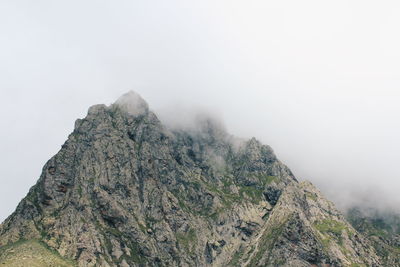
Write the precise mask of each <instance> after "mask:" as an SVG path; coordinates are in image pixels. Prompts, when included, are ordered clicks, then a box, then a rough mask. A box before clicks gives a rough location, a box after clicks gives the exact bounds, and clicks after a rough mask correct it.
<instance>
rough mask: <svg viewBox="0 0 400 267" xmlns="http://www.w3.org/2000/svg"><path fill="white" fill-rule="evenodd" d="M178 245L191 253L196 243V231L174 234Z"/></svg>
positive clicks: (190, 230)
mask: <svg viewBox="0 0 400 267" xmlns="http://www.w3.org/2000/svg"><path fill="white" fill-rule="evenodd" d="M176 240H177V242H178V244H180V245H182V246H183V247H184V248H185V249H186V250H187V251H188V252H191V253H192V252H193V251H192V249H193V247H194V245H195V243H196V241H197V235H196V230H194V229H193V228H191V229H189V231H187V232H186V233H180V232H178V233H176Z"/></svg>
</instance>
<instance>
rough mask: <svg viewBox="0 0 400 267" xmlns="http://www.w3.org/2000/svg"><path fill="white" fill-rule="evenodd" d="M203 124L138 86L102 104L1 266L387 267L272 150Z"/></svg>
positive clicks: (51, 174)
mask: <svg viewBox="0 0 400 267" xmlns="http://www.w3.org/2000/svg"><path fill="white" fill-rule="evenodd" d="M196 128H198V129H197V131H196ZM194 129H195V130H193V129H181V130H173V129H169V128H168V127H166V126H165V125H164V124H162V122H161V121H160V120H158V118H157V117H156V115H155V114H154V113H152V112H150V111H149V108H148V105H147V103H146V101H144V100H143V98H142V97H141V96H140V95H139V94H137V93H135V92H132V91H131V92H128V93H126V94H124V95H123V96H121V97H120V98H119V99H118V100H117V101H116V102H115V103H114V104H112V105H111V106H106V105H95V106H92V107H91V108H90V109H89V112H88V115H87V116H86V118H83V119H80V120H77V122H76V127H75V130H74V132H73V133H72V134H71V135H70V136H69V138H68V140H67V141H66V142H65V144H64V145H63V146H62V147H61V150H60V151H59V152H58V153H57V154H56V155H55V156H54V157H52V158H51V159H50V160H49V161H48V162H47V163H46V164H45V166H44V167H43V172H42V174H41V176H40V179H39V180H38V182H37V184H36V185H35V186H33V187H32V188H31V190H30V191H29V193H28V195H27V196H26V197H25V198H24V199H23V200H22V201H21V202H20V204H19V205H18V207H17V209H16V211H15V212H14V213H13V214H12V215H11V216H9V217H8V218H7V219H6V221H4V223H3V224H2V225H0V264H1V266H5V267H7V266H23V265H24V266H39V265H40V266H55V265H57V266H82V267H94V266H123V267H126V266H134V267H139V266H181V267H186V266H289V267H294V266H295V267H306V266H382V265H380V258H378V256H377V255H376V253H375V250H374V248H373V247H372V246H371V244H370V243H369V242H368V241H367V240H366V239H364V238H363V236H362V235H361V234H360V233H358V232H356V230H354V229H353V228H352V227H351V225H349V224H348V223H347V222H346V221H345V219H344V217H343V216H342V215H341V214H340V212H339V211H337V210H336V209H335V208H334V207H333V204H332V203H330V202H329V201H327V200H325V199H324V198H323V196H322V194H320V192H318V190H316V189H315V188H314V187H312V186H311V185H310V184H307V183H303V184H299V183H298V181H297V180H296V178H295V177H294V175H293V174H292V172H291V171H290V170H289V168H288V167H286V166H285V165H284V164H282V163H281V162H280V161H279V160H278V159H277V158H276V156H275V154H274V153H273V151H272V149H271V148H270V147H269V146H266V145H263V144H262V143H261V142H259V141H257V140H256V139H255V138H253V139H251V140H248V141H247V142H245V143H244V145H242V144H241V145H240V146H241V147H240V148H239V149H238V148H237V146H238V141H236V140H235V139H234V137H233V136H231V135H229V133H226V132H225V129H224V128H223V127H222V126H221V124H220V123H218V122H216V121H213V120H210V119H208V118H207V117H205V118H204V119H200V120H197V121H196V123H195V127H194ZM25 241H26V242H25ZM54 253H58V254H57V255H54ZM20 255H22V256H20ZM49 255H54V257H52V258H49ZM47 259H51V261H52V262H53V263H49V264H47V263H43V261H45V260H47ZM27 260H29V262H27ZM56 262H57V263H56ZM389 266H395V265H389Z"/></svg>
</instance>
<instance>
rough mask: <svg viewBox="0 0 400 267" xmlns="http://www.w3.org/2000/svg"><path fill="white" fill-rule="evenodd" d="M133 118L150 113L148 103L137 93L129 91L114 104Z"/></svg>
mask: <svg viewBox="0 0 400 267" xmlns="http://www.w3.org/2000/svg"><path fill="white" fill-rule="evenodd" d="M114 104H115V105H118V106H119V107H121V108H122V109H123V110H125V111H126V112H128V113H129V114H131V115H133V116H137V115H143V114H145V113H147V112H149V106H148V104H147V102H146V101H145V100H144V99H143V98H142V97H141V96H140V95H139V94H138V93H136V92H134V91H129V92H127V93H125V94H123V95H122V96H121V97H120V98H118V99H117V101H115V103H114Z"/></svg>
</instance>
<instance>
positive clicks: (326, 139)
mask: <svg viewBox="0 0 400 267" xmlns="http://www.w3.org/2000/svg"><path fill="white" fill-rule="evenodd" d="M399 14H400V2H398V1H365V0H363V1H352V0H347V1H321V0H318V1H317V0H315V1H307V0H305V1H295V0H293V1H284V0H283V1H232V0H229V1H228V0H227V1H204V0H203V1H98V0H97V1H94V0H92V1H50V0H47V1H44V0H42V1H28V0H27V1H18V0H10V1H7V0H3V1H0V90H1V91H0V101H1V105H0V120H1V122H2V127H1V131H0V151H1V156H0V162H1V164H0V203H1V204H0V221H2V220H3V219H5V218H6V216H8V215H9V214H10V213H11V212H12V211H13V210H14V209H15V207H16V205H17V203H18V202H19V201H20V199H21V198H23V197H24V196H25V195H26V193H27V191H28V190H29V188H30V187H31V186H32V185H33V184H34V183H35V182H36V180H37V179H38V177H39V175H40V172H41V168H42V166H43V165H44V163H45V162H46V160H48V159H49V158H50V157H51V156H52V155H54V154H55V153H56V152H57V151H58V150H59V148H60V146H61V144H62V143H63V142H64V141H65V140H66V138H67V135H68V134H69V133H70V132H71V131H72V129H73V124H74V121H75V119H76V118H81V117H83V116H85V114H86V111H87V108H88V107H89V106H90V105H92V104H95V103H106V104H109V103H111V102H113V101H114V100H115V99H116V98H117V97H118V96H119V95H121V94H122V93H124V92H126V91H127V90H131V89H133V90H135V91H137V92H138V93H140V94H141V95H142V96H143V97H144V98H145V99H146V100H147V101H148V102H149V104H150V107H151V108H152V109H154V110H156V111H159V112H162V111H163V110H167V109H171V107H173V106H180V107H182V106H184V107H188V108H190V107H201V108H205V109H209V110H212V111H213V112H215V113H216V114H218V116H220V117H222V118H223V119H224V120H225V122H226V125H227V128H228V129H229V130H230V131H231V132H232V133H233V134H235V135H238V136H241V137H250V136H256V137H257V138H258V139H260V140H262V141H263V142H264V143H267V144H269V145H271V146H272V147H273V149H274V150H275V152H276V154H277V155H278V157H279V158H280V159H281V160H282V161H284V162H285V163H287V165H289V167H290V168H291V169H292V170H293V171H294V173H295V174H296V175H297V177H298V178H299V179H309V180H311V181H312V182H314V183H315V184H316V185H318V186H319V187H320V188H321V190H322V191H323V192H325V194H326V195H328V196H329V197H330V198H331V199H332V200H335V201H336V202H337V203H339V204H343V203H348V202H349V201H354V199H356V198H358V197H363V198H362V201H363V202H364V201H372V202H375V203H381V204H382V205H385V204H384V203H386V201H388V202H390V204H391V205H394V203H396V204H398V203H400V196H398V195H399V194H398V191H399V187H400V181H399V177H400V168H399V151H400V140H399V136H400V125H399V114H400V105H399V103H400V101H399V100H400V91H399V86H400V49H399V48H400V31H399V27H400V16H399ZM177 119H179V117H177ZM365 192H367V194H365ZM365 196H366V198H365ZM360 199H361V198H360Z"/></svg>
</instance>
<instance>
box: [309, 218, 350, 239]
mask: <svg viewBox="0 0 400 267" xmlns="http://www.w3.org/2000/svg"><path fill="white" fill-rule="evenodd" d="M314 226H315V228H316V229H317V230H318V231H320V232H321V233H322V234H327V233H330V234H333V235H335V236H337V237H340V236H341V235H342V231H343V230H345V229H347V227H346V225H344V224H343V223H341V222H338V221H335V220H332V219H325V220H323V221H321V222H319V223H315V224H314Z"/></svg>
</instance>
